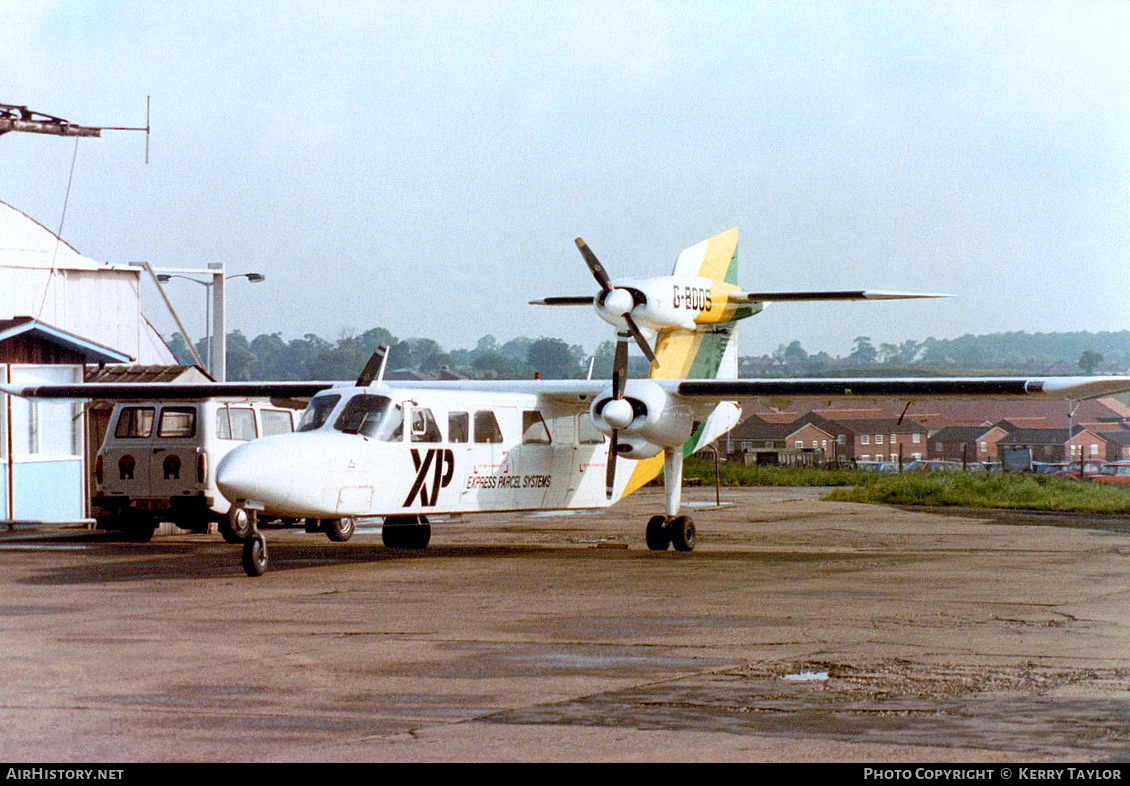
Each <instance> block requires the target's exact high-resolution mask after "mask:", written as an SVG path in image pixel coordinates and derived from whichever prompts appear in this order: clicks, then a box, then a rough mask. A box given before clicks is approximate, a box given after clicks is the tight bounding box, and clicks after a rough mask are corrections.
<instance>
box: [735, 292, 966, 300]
mask: <svg viewBox="0 0 1130 786" xmlns="http://www.w3.org/2000/svg"><path fill="white" fill-rule="evenodd" d="M930 297H953V295H933V294H927V293H921V292H881V291H879V290H876V289H856V290H841V291H833V292H741V293H738V294H734V295H730V300H731V301H732V302H735V301H736V302H739V303H741V302H746V303H773V302H778V303H783V302H788V301H793V302H817V301H821V300H826V301H833V300H912V299H915V298H930Z"/></svg>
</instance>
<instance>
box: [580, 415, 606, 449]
mask: <svg viewBox="0 0 1130 786" xmlns="http://www.w3.org/2000/svg"><path fill="white" fill-rule="evenodd" d="M577 442H579V443H580V444H582V445H603V444H604V435H603V434H601V433H600V429H598V428H597V427H596V424H594V423H593V422H592V418H591V417H590V416H589V415H587V414H586V415H579V416H578V417H577Z"/></svg>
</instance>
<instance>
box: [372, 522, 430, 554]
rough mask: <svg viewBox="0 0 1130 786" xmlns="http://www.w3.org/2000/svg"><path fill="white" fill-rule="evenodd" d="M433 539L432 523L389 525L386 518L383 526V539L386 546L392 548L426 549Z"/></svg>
mask: <svg viewBox="0 0 1130 786" xmlns="http://www.w3.org/2000/svg"><path fill="white" fill-rule="evenodd" d="M431 539H432V525H431V524H394V525H392V526H389V523H388V519H385V523H384V526H383V527H381V540H382V541H383V542H384V544H385V548H390V549H424V548H427V546H428V542H429V541H430V540H431Z"/></svg>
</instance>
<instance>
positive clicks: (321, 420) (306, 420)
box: [297, 393, 341, 431]
mask: <svg viewBox="0 0 1130 786" xmlns="http://www.w3.org/2000/svg"><path fill="white" fill-rule="evenodd" d="M339 401H341V396H339V395H337V394H336V393H333V394H330V395H328V396H314V398H312V399H311V400H310V404H309V405H308V406H307V407H306V410H305V411H304V412H303V413H302V418H301V419H300V420H299V421H298V429H297V430H298V431H313V430H315V429H319V428H321V427H322V426H323V425H325V422H326V421H327V420H328V419H329V417H330V412H332V411H333V408H334V407H336V406H337V402H339Z"/></svg>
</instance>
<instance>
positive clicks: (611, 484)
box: [604, 429, 619, 499]
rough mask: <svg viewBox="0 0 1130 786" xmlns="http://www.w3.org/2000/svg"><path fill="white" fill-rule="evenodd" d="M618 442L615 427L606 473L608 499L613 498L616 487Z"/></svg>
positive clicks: (605, 485)
mask: <svg viewBox="0 0 1130 786" xmlns="http://www.w3.org/2000/svg"><path fill="white" fill-rule="evenodd" d="M617 442H618V440H617V432H616V429H613V430H612V444H611V445H609V446H608V469H606V470H605V474H604V487H605V493H606V494H607V496H608V499H612V492H613V489H614V488H615V487H616V456H617V455H619V451H617V450H616V445H617Z"/></svg>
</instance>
